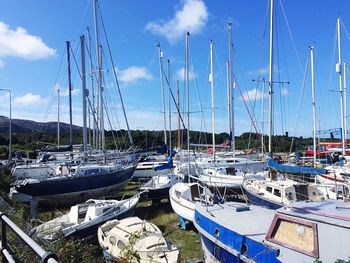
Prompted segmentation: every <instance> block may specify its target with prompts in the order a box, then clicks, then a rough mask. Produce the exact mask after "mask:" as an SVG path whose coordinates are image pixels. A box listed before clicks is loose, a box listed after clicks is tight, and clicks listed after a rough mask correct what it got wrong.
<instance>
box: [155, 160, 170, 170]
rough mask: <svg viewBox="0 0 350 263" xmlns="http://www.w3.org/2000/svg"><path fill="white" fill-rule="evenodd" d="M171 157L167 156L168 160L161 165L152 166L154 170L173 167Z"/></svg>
mask: <svg viewBox="0 0 350 263" xmlns="http://www.w3.org/2000/svg"><path fill="white" fill-rule="evenodd" d="M173 168H174V166H173V158H171V157H170V158H169V159H168V162H167V163H165V164H162V165H159V166H157V167H155V168H154V170H155V171H160V170H165V169H173Z"/></svg>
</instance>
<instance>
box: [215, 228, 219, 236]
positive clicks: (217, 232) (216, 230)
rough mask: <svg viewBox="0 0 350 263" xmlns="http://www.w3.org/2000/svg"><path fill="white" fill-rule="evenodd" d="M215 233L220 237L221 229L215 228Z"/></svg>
mask: <svg viewBox="0 0 350 263" xmlns="http://www.w3.org/2000/svg"><path fill="white" fill-rule="evenodd" d="M214 234H215V236H216V237H219V236H220V231H219V229H217V228H215V230H214Z"/></svg>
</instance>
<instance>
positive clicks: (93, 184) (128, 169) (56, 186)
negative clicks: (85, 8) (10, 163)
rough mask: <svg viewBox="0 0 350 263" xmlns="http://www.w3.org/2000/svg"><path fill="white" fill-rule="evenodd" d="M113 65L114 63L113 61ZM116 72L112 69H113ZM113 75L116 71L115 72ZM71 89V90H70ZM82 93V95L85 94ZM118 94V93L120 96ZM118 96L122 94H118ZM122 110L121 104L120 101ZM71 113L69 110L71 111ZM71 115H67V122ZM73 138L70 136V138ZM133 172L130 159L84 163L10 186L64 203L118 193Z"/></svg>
mask: <svg viewBox="0 0 350 263" xmlns="http://www.w3.org/2000/svg"><path fill="white" fill-rule="evenodd" d="M96 5H97V0H94V11H95V12H94V15H95V31H96V40H97V41H96V42H97V44H96V47H97V48H96V49H97V50H96V52H97V55H98V56H97V57H98V83H99V93H100V94H99V103H100V108H99V113H100V118H99V120H100V127H99V128H100V131H101V132H100V135H101V138H100V142H101V145H100V147H101V149H102V150H105V138H104V122H103V121H104V115H103V108H104V106H103V105H104V104H103V96H102V85H101V84H102V73H101V54H100V53H101V52H100V51H101V50H100V49H101V48H100V43H99V41H98V29H97V21H96V17H97V8H96ZM80 44H81V68H82V69H81V72H82V74H81V79H82V90H83V150H84V153H85V151H86V150H87V136H86V135H87V134H86V132H87V129H86V110H87V109H86V104H87V103H86V99H87V98H86V96H87V94H86V74H85V46H86V45H85V38H84V35H82V36H81V37H80ZM69 47H70V45H69V42H67V57H68V79H69V86H71V83H70V49H69ZM112 64H113V62H112ZM113 70H115V67H113ZM114 73H115V71H114ZM70 90H71V89H70ZM84 91H85V92H84ZM119 95H120V94H119ZM120 96H121V95H120ZM122 106H123V110H124V104H123V102H122ZM70 112H71V108H70ZM123 112H124V117H125V120H126V125H127V128H128V134H129V135H130V132H129V125H128V122H127V118H126V114H125V111H123ZM71 119H72V115H71V114H70V121H71ZM70 137H72V134H71V135H70ZM70 140H72V139H70ZM129 140H130V143H131V145H132V146H133V142H132V138H131V135H130V136H129ZM135 169H136V163H135V162H134V160H133V158H132V156H130V160H125V161H121V160H115V161H113V162H110V163H107V162H105V163H91V162H83V163H81V164H77V165H74V166H73V165H70V164H59V165H58V166H57V167H56V168H55V171H56V173H55V174H53V175H52V174H51V173H50V174H47V175H46V176H43V177H36V178H25V179H23V180H19V181H16V182H15V183H13V187H14V189H15V190H16V191H17V192H19V193H22V194H26V195H29V196H31V197H33V199H38V200H50V201H53V200H54V201H62V200H64V201H66V200H65V199H66V198H70V200H82V199H87V198H89V197H98V196H101V195H104V194H105V193H107V192H109V191H113V190H120V189H122V188H123V187H124V186H125V185H127V184H128V182H129V181H130V180H131V178H132V175H133V173H134V171H135Z"/></svg>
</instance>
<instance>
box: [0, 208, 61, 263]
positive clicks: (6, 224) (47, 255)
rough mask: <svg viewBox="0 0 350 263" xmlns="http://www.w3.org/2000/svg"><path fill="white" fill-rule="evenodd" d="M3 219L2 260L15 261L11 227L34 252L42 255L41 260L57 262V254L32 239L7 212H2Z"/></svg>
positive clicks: (0, 217) (0, 245)
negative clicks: (8, 231) (10, 232)
mask: <svg viewBox="0 0 350 263" xmlns="http://www.w3.org/2000/svg"><path fill="white" fill-rule="evenodd" d="M0 220H1V244H0V251H1V257H2V262H4V263H7V262H15V259H14V256H15V252H14V250H13V249H12V247H13V246H11V245H10V244H9V242H8V241H9V240H8V239H7V238H8V235H7V230H8V229H11V230H12V231H13V232H14V233H15V234H16V236H17V237H18V238H19V239H21V240H22V241H23V243H25V244H26V246H28V247H29V248H30V249H31V250H33V251H34V253H35V254H36V255H37V256H39V257H40V259H41V262H45V263H57V262H58V261H57V256H56V255H55V254H53V253H51V252H48V251H46V250H44V249H43V248H42V247H41V246H40V245H39V244H38V243H36V242H35V241H34V240H33V239H31V238H30V237H29V236H28V235H27V234H26V233H25V232H24V231H23V230H22V229H20V228H19V227H18V226H17V225H16V224H14V223H13V222H12V221H11V219H9V218H8V217H7V216H6V214H5V213H2V212H1V213H0Z"/></svg>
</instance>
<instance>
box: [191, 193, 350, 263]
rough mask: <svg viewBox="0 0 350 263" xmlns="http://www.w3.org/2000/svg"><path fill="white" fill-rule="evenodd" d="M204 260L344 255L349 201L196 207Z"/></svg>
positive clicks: (306, 259)
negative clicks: (272, 206)
mask: <svg viewBox="0 0 350 263" xmlns="http://www.w3.org/2000/svg"><path fill="white" fill-rule="evenodd" d="M194 225H195V227H196V228H197V230H198V232H199V234H200V237H201V243H202V247H203V251H204V256H205V262H293V263H294V262H310V263H311V262H315V261H316V260H317V259H318V260H321V261H322V262H335V261H336V260H337V259H345V260H347V259H348V257H349V250H348V244H349V241H350V206H349V204H346V203H344V202H342V201H336V200H324V201H317V202H298V203H295V204H293V205H292V206H290V207H283V208H280V209H279V210H277V211H275V210H271V209H266V208H263V207H260V206H255V205H250V206H248V205H246V204H241V203H237V202H226V203H224V204H214V205H212V206H210V205H203V204H201V203H197V204H196V207H195V220H194Z"/></svg>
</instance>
